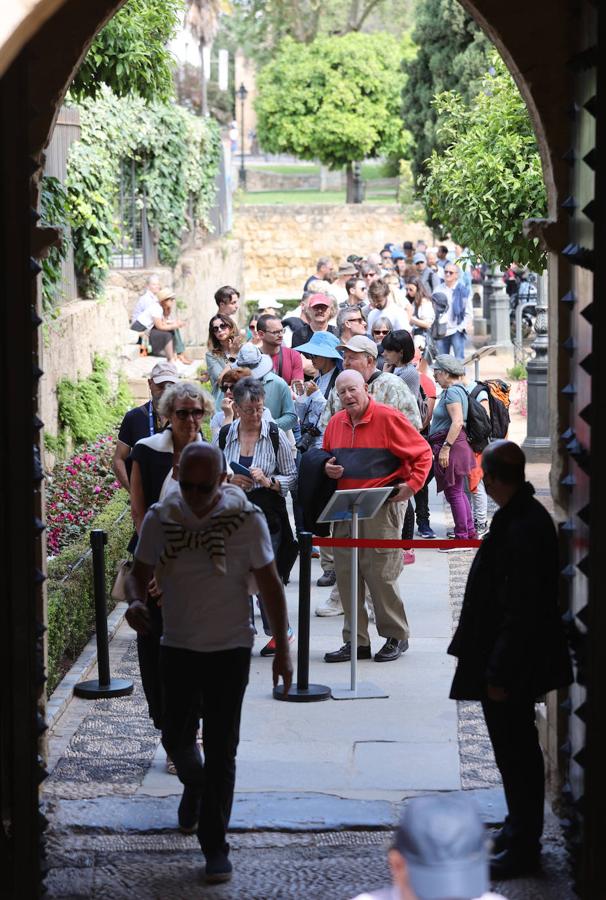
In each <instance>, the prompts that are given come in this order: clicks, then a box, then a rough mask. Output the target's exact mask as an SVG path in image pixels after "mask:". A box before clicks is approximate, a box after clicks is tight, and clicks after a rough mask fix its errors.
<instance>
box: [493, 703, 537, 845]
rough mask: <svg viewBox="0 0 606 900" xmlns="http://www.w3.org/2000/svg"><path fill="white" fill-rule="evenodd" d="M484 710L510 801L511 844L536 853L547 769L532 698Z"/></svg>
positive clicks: (497, 704)
mask: <svg viewBox="0 0 606 900" xmlns="http://www.w3.org/2000/svg"><path fill="white" fill-rule="evenodd" d="M482 710H483V712H484V719H485V720H486V727H487V728H488V734H489V736H490V741H491V743H492V746H493V750H494V755H495V759H496V762H497V766H498V769H499V772H500V773H501V778H502V779H503V788H504V791H505V799H506V801H507V811H508V816H507V821H506V823H505V833H506V834H507V836H508V838H509V842H510V844H511V846H512V847H515V848H516V849H520V850H522V851H528V852H530V853H535V852H538V851H539V850H540V847H541V835H542V833H543V807H544V804H545V768H544V764H543V754H542V752H541V747H540V744H539V734H538V731H537V727H536V724H535V710H534V700H533V699H532V698H524V699H516V700H506V701H505V702H503V703H495V702H494V701H493V700H483V701H482Z"/></svg>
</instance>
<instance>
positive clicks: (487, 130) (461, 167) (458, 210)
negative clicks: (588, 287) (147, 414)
mask: <svg viewBox="0 0 606 900" xmlns="http://www.w3.org/2000/svg"><path fill="white" fill-rule="evenodd" d="M493 66H494V68H492V69H491V72H493V73H494V74H490V73H489V74H487V75H486V76H485V78H484V79H483V82H482V89H481V90H480V92H479V93H478V94H477V96H476V97H475V99H474V100H473V101H471V102H469V103H465V102H464V101H463V98H462V97H461V95H460V94H458V93H456V92H454V91H447V92H445V93H443V94H439V95H438V97H437V98H436V100H435V104H434V105H435V109H436V111H437V115H438V124H437V128H438V139H439V141H440V142H441V143H442V144H443V145H445V147H446V149H445V150H444V151H443V152H437V151H435V150H434V152H433V153H432V155H431V158H430V160H429V162H428V175H427V178H426V180H425V185H424V199H425V204H426V206H427V207H428V209H429V210H430V213H431V215H432V216H433V217H434V218H435V219H436V220H437V221H438V222H440V223H441V225H442V226H443V228H445V229H446V230H448V231H450V232H452V234H453V236H454V237H455V238H456V240H457V241H458V243H460V244H464V245H466V246H468V247H470V248H471V249H472V250H473V252H474V253H477V254H478V255H480V256H481V257H482V258H483V259H484V260H485V261H486V262H498V263H499V264H500V265H501V266H507V265H509V264H510V263H511V262H512V261H515V262H518V263H520V264H522V265H528V266H530V268H531V269H532V270H533V271H535V272H541V271H542V270H543V268H544V267H545V258H544V253H543V251H542V249H541V247H540V246H539V243H538V240H537V239H529V238H526V237H525V236H524V234H523V222H524V219H528V218H535V217H537V218H541V217H543V216H545V213H546V196H545V185H544V181H543V172H542V169H541V161H540V158H539V153H538V150H537V143H536V139H535V135H534V132H533V129H532V124H531V122H530V117H529V115H528V110H527V109H526V106H525V104H524V101H523V99H522V97H521V96H520V93H519V91H518V89H517V87H516V85H515V83H514V81H513V79H512V77H511V75H510V74H509V72H508V71H507V69H506V67H505V64H504V63H503V62H502V60H501V59H500V58H499V57H498V56H497V54H496V53H495V54H494V58H493Z"/></svg>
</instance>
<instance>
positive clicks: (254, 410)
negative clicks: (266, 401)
mask: <svg viewBox="0 0 606 900" xmlns="http://www.w3.org/2000/svg"><path fill="white" fill-rule="evenodd" d="M239 410H240V412H241V413H244V415H246V416H252V415H255V414H258V415H261V414H262V413H263V405H262V404H261V405H259V406H240V407H239Z"/></svg>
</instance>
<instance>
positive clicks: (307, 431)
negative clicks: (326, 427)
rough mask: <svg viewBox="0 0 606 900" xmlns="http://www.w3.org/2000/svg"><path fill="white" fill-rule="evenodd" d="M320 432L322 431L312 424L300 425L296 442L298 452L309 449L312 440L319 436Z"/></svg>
mask: <svg viewBox="0 0 606 900" xmlns="http://www.w3.org/2000/svg"><path fill="white" fill-rule="evenodd" d="M321 434H322V432H321V431H320V429H319V428H316V427H315V426H314V425H302V426H301V437H300V438H299V440H298V441H297V444H296V447H297V450H298V451H299V453H305V451H306V450H309V448H310V447H311V445H312V444H313V442H314V440H315V439H316V438H317V437H320V435H321Z"/></svg>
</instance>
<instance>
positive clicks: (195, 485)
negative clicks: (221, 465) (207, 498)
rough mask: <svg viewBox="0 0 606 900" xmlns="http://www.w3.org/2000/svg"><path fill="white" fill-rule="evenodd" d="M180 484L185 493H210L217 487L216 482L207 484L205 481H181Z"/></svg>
mask: <svg viewBox="0 0 606 900" xmlns="http://www.w3.org/2000/svg"><path fill="white" fill-rule="evenodd" d="M179 486H180V488H181V490H182V491H185V493H190V494H193V493H194V491H195V492H196V494H210V492H211V491H213V490H214V489H215V487H216V485H214V484H205V483H204V482H203V481H202V482H201V481H180V482H179Z"/></svg>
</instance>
